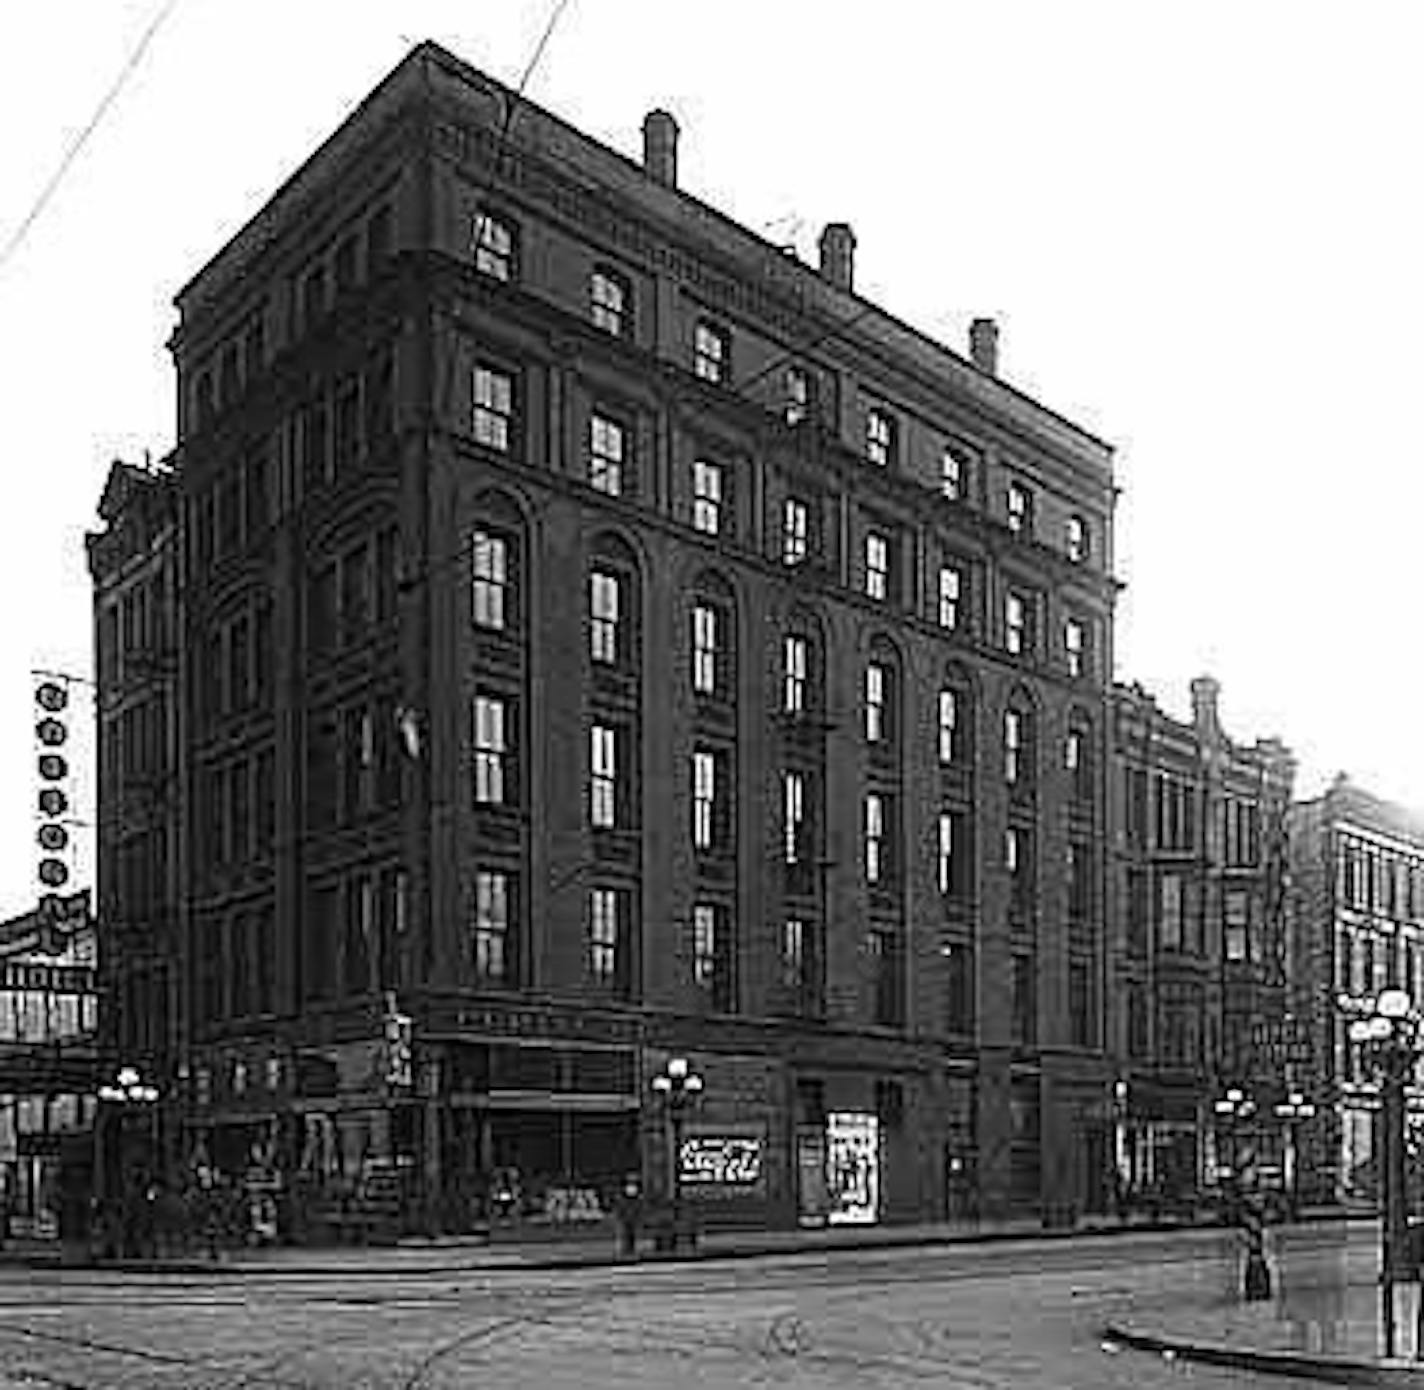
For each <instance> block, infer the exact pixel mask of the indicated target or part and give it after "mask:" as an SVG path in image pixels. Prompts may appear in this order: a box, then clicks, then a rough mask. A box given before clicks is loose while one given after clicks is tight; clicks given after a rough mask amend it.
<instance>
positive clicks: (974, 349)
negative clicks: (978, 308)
mask: <svg viewBox="0 0 1424 1390" xmlns="http://www.w3.org/2000/svg"><path fill="white" fill-rule="evenodd" d="M969 360H970V361H971V362H972V363H974V365H975V366H976V367H978V368H979V370H980V371H981V372H984V373H985V374H986V375H988V376H997V375H998V373H999V325H998V324H997V323H995V322H994V320H993V319H975V320H974V322H973V323H971V324H970V325H969Z"/></svg>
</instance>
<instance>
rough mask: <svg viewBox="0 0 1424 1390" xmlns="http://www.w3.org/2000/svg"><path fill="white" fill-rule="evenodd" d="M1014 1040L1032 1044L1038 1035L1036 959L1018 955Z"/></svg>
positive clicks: (1014, 990) (1014, 1005)
mask: <svg viewBox="0 0 1424 1390" xmlns="http://www.w3.org/2000/svg"><path fill="white" fill-rule="evenodd" d="M1012 1032H1013V1039H1014V1041H1015V1042H1019V1043H1031V1042H1033V1040H1034V1038H1035V1037H1036V1035H1037V1033H1038V971H1037V967H1036V965H1035V963H1034V958H1033V957H1032V956H1029V955H1017V956H1015V957H1014V965H1013V1014H1012Z"/></svg>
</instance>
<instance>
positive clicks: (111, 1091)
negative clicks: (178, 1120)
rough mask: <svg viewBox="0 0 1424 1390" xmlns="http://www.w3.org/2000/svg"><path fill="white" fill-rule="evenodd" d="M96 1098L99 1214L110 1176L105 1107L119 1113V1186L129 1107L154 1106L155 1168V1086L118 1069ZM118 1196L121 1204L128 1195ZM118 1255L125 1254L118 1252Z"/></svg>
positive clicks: (130, 1069) (155, 1149)
mask: <svg viewBox="0 0 1424 1390" xmlns="http://www.w3.org/2000/svg"><path fill="white" fill-rule="evenodd" d="M97 1095H98V1098H99V1101H100V1102H101V1104H100V1106H99V1108H98V1110H97V1111H96V1112H95V1116H94V1143H95V1155H96V1160H97V1161H96V1164H95V1169H96V1180H95V1189H96V1193H95V1195H96V1196H97V1197H98V1199H99V1203H100V1209H101V1211H102V1210H103V1209H104V1207H105V1205H106V1203H107V1199H108V1186H109V1184H108V1178H109V1176H110V1175H109V1173H108V1172H107V1171H106V1168H107V1149H108V1145H107V1144H106V1142H105V1129H104V1126H103V1120H102V1117H103V1114H104V1106H105V1105H110V1106H116V1107H118V1113H117V1115H116V1117H115V1118H116V1119H117V1121H118V1160H119V1170H118V1172H117V1173H116V1174H114V1176H115V1177H117V1178H118V1179H119V1180H120V1183H121V1184H122V1180H123V1161H124V1116H125V1115H126V1114H127V1113H128V1110H129V1109H130V1108H131V1107H134V1106H146V1105H151V1106H153V1107H154V1109H153V1111H152V1112H151V1113H152V1115H153V1132H152V1133H151V1135H150V1144H151V1146H152V1153H151V1155H150V1161H151V1162H152V1163H153V1164H154V1165H155V1167H156V1165H157V1163H158V1136H157V1129H158V1109H157V1102H158V1087H157V1086H153V1085H150V1084H149V1083H148V1082H146V1081H145V1080H144V1079H143V1077H142V1076H141V1075H140V1073H139V1070H138V1068H137V1067H120V1068H119V1070H118V1073H117V1075H116V1076H115V1078H114V1080H113V1081H112V1082H106V1083H105V1084H104V1085H102V1086H100V1087H99V1089H98V1092H97ZM119 1195H120V1200H121V1201H126V1200H127V1192H126V1191H125V1190H124V1189H123V1188H122V1186H121V1190H120V1194H119ZM125 1239H126V1238H125ZM121 1244H122V1242H121ZM121 1253H125V1252H123V1251H121Z"/></svg>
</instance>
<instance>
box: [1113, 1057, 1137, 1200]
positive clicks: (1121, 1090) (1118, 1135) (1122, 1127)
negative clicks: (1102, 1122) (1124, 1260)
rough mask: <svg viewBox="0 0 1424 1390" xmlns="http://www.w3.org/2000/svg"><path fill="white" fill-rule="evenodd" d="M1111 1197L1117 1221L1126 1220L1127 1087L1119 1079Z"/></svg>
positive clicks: (1129, 1183)
mask: <svg viewBox="0 0 1424 1390" xmlns="http://www.w3.org/2000/svg"><path fill="white" fill-rule="evenodd" d="M1112 1112H1113V1197H1114V1200H1115V1202H1116V1204H1117V1215H1118V1220H1119V1221H1121V1222H1122V1223H1123V1224H1124V1225H1125V1224H1126V1223H1127V1219H1128V1202H1129V1199H1130V1195H1131V1192H1132V1152H1131V1149H1130V1148H1129V1146H1128V1144H1129V1141H1128V1133H1127V1119H1128V1085H1127V1082H1126V1081H1124V1080H1122V1079H1121V1078H1119V1079H1118V1080H1117V1081H1115V1082H1113V1104H1112Z"/></svg>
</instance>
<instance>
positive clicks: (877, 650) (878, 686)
mask: <svg viewBox="0 0 1424 1390" xmlns="http://www.w3.org/2000/svg"><path fill="white" fill-rule="evenodd" d="M861 686H862V693H861V703H862V710H863V733H864V736H865V742H866V746H867V748H868V749H869V750H870V753H871V755H872V756H873V757H880V758H885V759H890V758H893V757H894V755H895V754H896V752H897V751H898V749H899V741H900V697H901V689H902V687H901V678H900V657H899V653H898V652H897V651H896V649H895V648H894V646H892V645H891V643H890V642H889V640H888V639H886V638H884V637H877V638H876V639H875V640H874V641H872V642H871V644H870V651H869V654H868V656H867V658H866V662H865V668H864V672H863V674H862V677H861Z"/></svg>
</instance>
